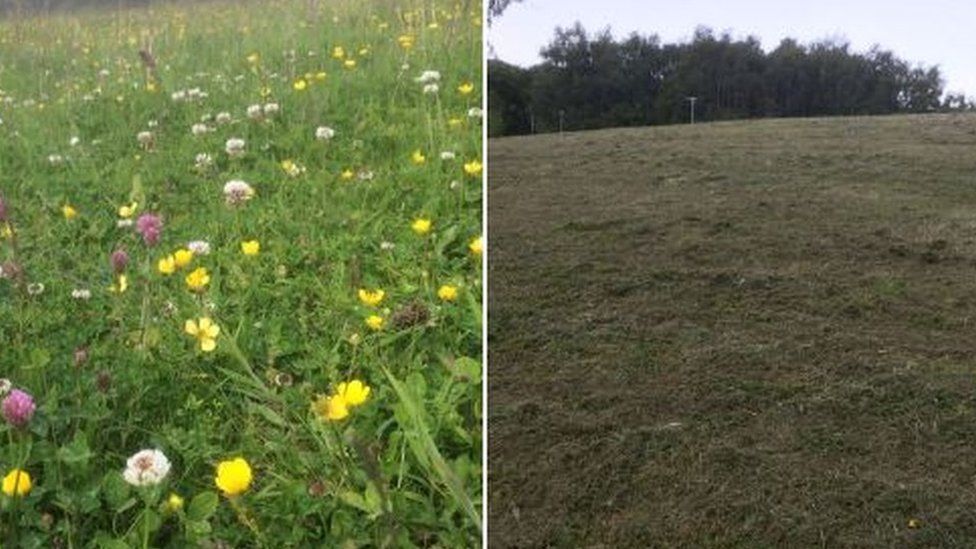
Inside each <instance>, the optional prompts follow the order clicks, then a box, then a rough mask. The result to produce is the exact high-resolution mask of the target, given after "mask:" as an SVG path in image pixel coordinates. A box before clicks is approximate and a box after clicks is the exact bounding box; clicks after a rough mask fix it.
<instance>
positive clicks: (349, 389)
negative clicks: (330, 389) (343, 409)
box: [336, 379, 372, 406]
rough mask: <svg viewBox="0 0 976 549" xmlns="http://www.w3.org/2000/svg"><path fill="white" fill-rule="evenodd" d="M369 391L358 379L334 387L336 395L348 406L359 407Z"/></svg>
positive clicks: (367, 386) (367, 396)
mask: <svg viewBox="0 0 976 549" xmlns="http://www.w3.org/2000/svg"><path fill="white" fill-rule="evenodd" d="M371 391H372V389H370V387H369V385H366V384H365V383H363V382H362V381H360V380H358V379H354V380H352V381H350V382H348V383H346V382H343V383H340V384H339V386H338V387H336V395H337V396H340V397H342V398H343V400H345V401H346V404H347V405H349V406H359V405H360V404H362V403H364V402H366V399H367V398H369V393H370V392H371Z"/></svg>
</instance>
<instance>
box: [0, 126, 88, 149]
mask: <svg viewBox="0 0 976 549" xmlns="http://www.w3.org/2000/svg"><path fill="white" fill-rule="evenodd" d="M0 124H3V120H0ZM79 143H81V138H80V137H78V136H77V135H75V136H72V137H71V139H69V140H68V145H69V146H71V147H77V146H78V144H79Z"/></svg>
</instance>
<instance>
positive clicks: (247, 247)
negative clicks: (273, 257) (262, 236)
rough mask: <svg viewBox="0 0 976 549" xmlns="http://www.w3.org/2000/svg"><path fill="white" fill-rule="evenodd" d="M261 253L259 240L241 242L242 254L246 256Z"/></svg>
mask: <svg viewBox="0 0 976 549" xmlns="http://www.w3.org/2000/svg"><path fill="white" fill-rule="evenodd" d="M260 251H261V243H260V242H258V241H257V240H247V241H245V242H241V253H243V254H244V255H258V252H260Z"/></svg>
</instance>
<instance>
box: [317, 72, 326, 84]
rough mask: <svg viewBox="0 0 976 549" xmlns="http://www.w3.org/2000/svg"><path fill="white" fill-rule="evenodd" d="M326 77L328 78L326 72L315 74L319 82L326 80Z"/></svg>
mask: <svg viewBox="0 0 976 549" xmlns="http://www.w3.org/2000/svg"><path fill="white" fill-rule="evenodd" d="M325 76H326V74H325V71H319V72H317V73H315V79H316V80H318V81H319V82H321V81H323V80H325Z"/></svg>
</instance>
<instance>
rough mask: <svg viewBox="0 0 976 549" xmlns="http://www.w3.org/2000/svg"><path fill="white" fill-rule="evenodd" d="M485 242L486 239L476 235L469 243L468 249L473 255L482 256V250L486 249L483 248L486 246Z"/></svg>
mask: <svg viewBox="0 0 976 549" xmlns="http://www.w3.org/2000/svg"><path fill="white" fill-rule="evenodd" d="M483 242H484V241H483V240H482V238H481V237H480V236H476V237H474V238H472V239H471V242H470V243H468V250H469V251H470V252H471V253H472V254H473V255H477V256H480V255H481V251H482V250H483V249H484V248H483V246H484V243H483Z"/></svg>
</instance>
